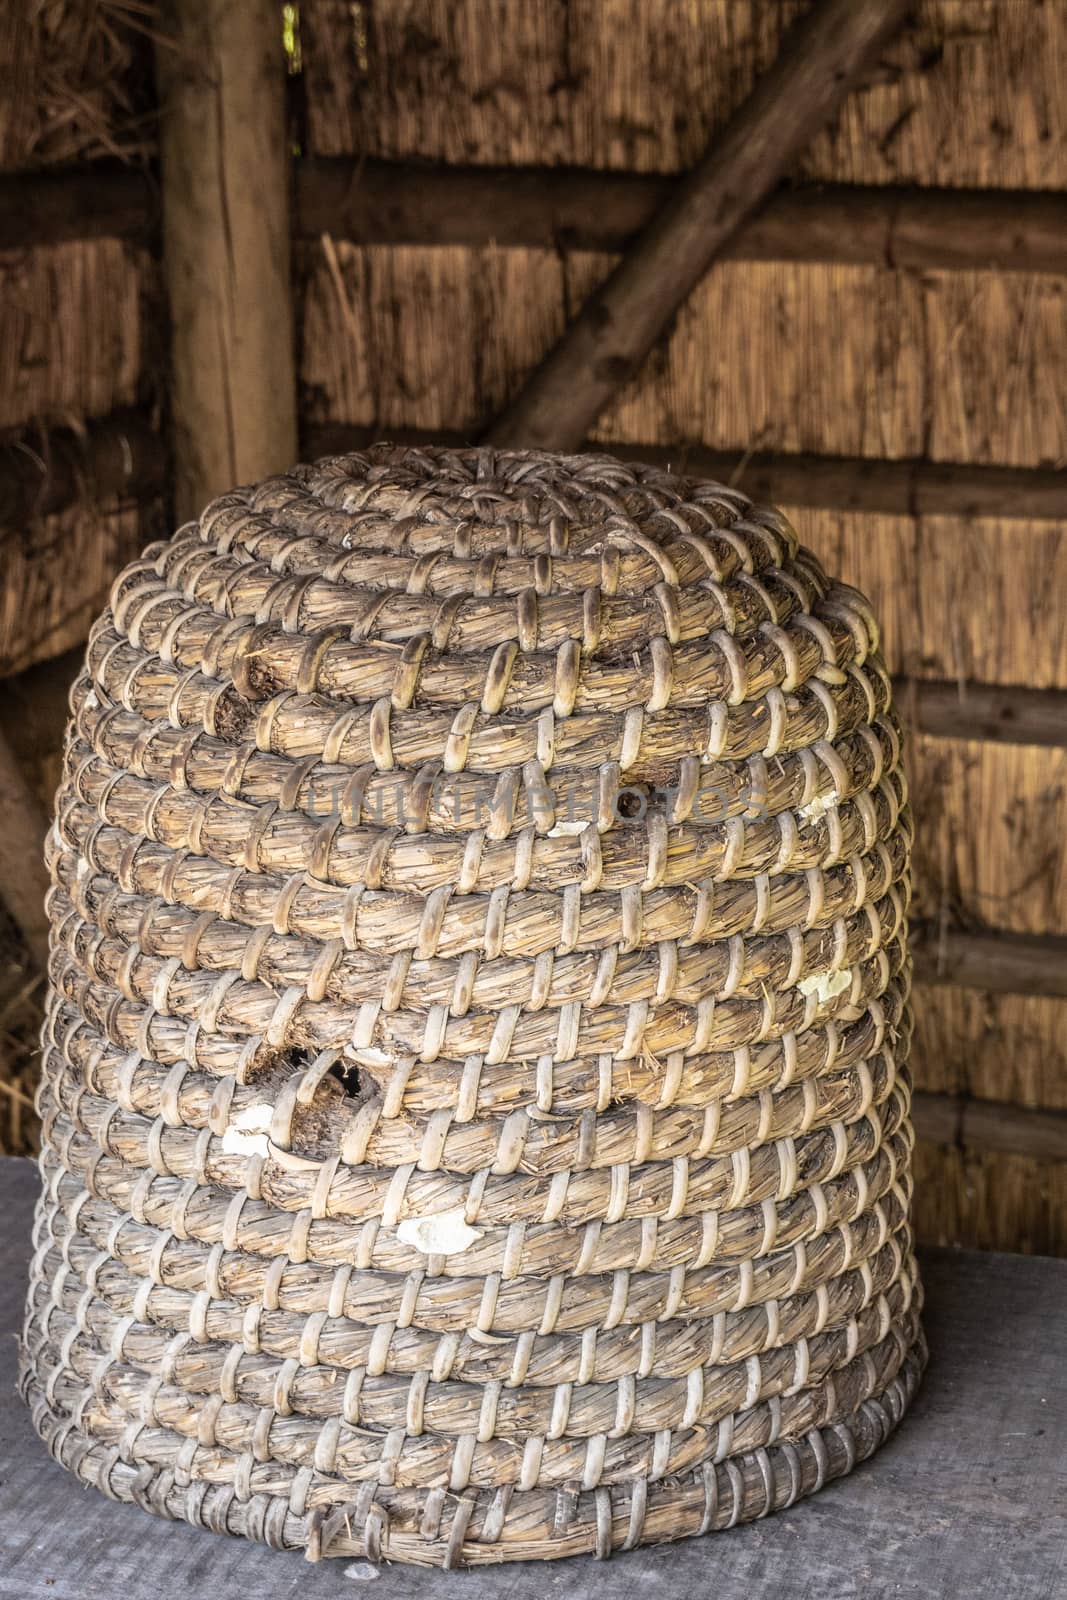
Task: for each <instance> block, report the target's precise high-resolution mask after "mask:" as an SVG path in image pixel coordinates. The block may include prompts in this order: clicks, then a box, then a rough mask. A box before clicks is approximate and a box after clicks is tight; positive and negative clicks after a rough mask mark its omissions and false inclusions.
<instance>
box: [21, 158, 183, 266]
mask: <svg viewBox="0 0 1067 1600" xmlns="http://www.w3.org/2000/svg"><path fill="white" fill-rule="evenodd" d="M158 221H159V203H158V195H157V192H156V186H155V184H154V183H153V181H152V179H151V177H150V176H149V174H148V173H147V172H145V171H144V170H143V169H142V168H140V167H127V166H123V165H122V163H121V162H118V161H100V162H94V163H93V164H92V165H91V166H84V167H62V168H60V169H59V170H58V171H54V172H49V171H41V172H38V171H30V172H5V173H3V174H2V175H0V250H31V249H35V248H36V247H37V246H39V245H53V244H65V243H67V242H68V241H69V240H71V239H108V238H113V239H129V240H134V239H138V238H147V237H148V236H150V235H151V234H152V232H153V231H154V230H155V227H156V225H157V224H158Z"/></svg>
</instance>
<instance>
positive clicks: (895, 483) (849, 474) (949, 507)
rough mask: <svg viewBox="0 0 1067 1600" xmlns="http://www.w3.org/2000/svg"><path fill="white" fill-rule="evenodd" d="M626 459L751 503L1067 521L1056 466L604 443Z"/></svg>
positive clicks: (1066, 490) (1064, 479)
mask: <svg viewBox="0 0 1067 1600" xmlns="http://www.w3.org/2000/svg"><path fill="white" fill-rule="evenodd" d="M588 448H590V449H599V450H607V451H608V452H609V453H610V454H612V455H617V456H621V457H622V459H623V460H625V461H636V460H640V461H648V462H650V463H651V464H652V465H653V466H663V467H670V468H671V469H672V470H674V471H676V472H688V473H692V474H693V475H694V476H695V477H707V478H717V479H719V480H720V481H722V482H725V483H730V484H733V485H734V486H735V487H737V488H741V489H744V491H745V493H746V494H747V495H751V497H752V498H753V499H754V500H765V501H770V502H771V503H773V504H775V505H786V506H790V505H793V506H814V507H816V508H818V509H821V510H823V511H874V512H877V513H880V514H882V515H885V516H897V517H1014V518H1021V519H1023V520H1025V519H1027V518H1033V519H1037V520H1049V521H1053V522H1062V521H1064V520H1065V518H1067V472H1065V471H1063V470H1060V469H1057V468H1053V467H990V466H983V465H979V464H976V463H971V462H955V461H919V460H915V459H903V460H899V461H884V460H876V459H874V458H873V457H869V456H813V455H787V454H780V455H779V454H764V453H757V454H755V455H743V454H742V453H741V452H740V451H738V450H709V449H707V448H706V447H705V446H704V445H700V444H687V443H684V442H683V443H681V444H678V445H631V444H614V443H612V444H600V445H590V446H589V447H588Z"/></svg>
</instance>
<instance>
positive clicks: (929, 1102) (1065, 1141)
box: [911, 1089, 1067, 1161]
mask: <svg viewBox="0 0 1067 1600" xmlns="http://www.w3.org/2000/svg"><path fill="white" fill-rule="evenodd" d="M911 1116H912V1121H913V1123H914V1124H915V1132H916V1134H917V1135H918V1137H919V1138H920V1139H922V1140H923V1141H924V1142H925V1143H926V1144H954V1145H959V1146H960V1147H961V1148H963V1149H966V1150H983V1151H984V1150H991V1151H996V1152H998V1153H1001V1154H1004V1155H1019V1156H1032V1157H1034V1158H1035V1159H1036V1160H1038V1161H1067V1112H1064V1111H1046V1110H1044V1109H1040V1110H1034V1109H1031V1108H1030V1107H1028V1106H1015V1105H1009V1104H1008V1103H1006V1102H1004V1101H1000V1100H976V1099H974V1098H973V1097H972V1096H970V1095H952V1094H928V1093H926V1092H925V1091H924V1090H921V1089H917V1090H916V1091H915V1093H914V1095H913V1096H912V1102H911Z"/></svg>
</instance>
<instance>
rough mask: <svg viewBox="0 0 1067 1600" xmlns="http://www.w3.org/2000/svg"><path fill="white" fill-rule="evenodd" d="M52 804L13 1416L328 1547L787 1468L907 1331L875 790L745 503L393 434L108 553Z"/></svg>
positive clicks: (712, 1511) (858, 643)
mask: <svg viewBox="0 0 1067 1600" xmlns="http://www.w3.org/2000/svg"><path fill="white" fill-rule="evenodd" d="M73 705H74V720H73V723H72V727H71V732H70V738H69V745H68V750H67V756H66V768H65V778H64V782H63V786H62V788H61V790H60V793H59V798H58V815H57V821H56V826H55V830H54V833H53V836H52V841H51V845H50V856H51V866H52V872H53V877H54V883H55V888H54V890H53V898H52V901H51V906H50V913H51V919H52V923H53V929H54V947H55V950H54V958H53V969H52V971H53V982H54V987H53V995H52V1002H51V1009H50V1017H49V1021H48V1023H47V1026H46V1034H45V1061H44V1087H43V1090H42V1115H43V1122H44V1154H43V1158H42V1163H43V1171H44V1179H45V1191H44V1199H43V1202H42V1206H41V1212H40V1217H39V1249H38V1253H37V1255H36V1257H35V1263H34V1272H33V1281H32V1285H31V1290H30V1299H29V1309H28V1317H27V1325H26V1334H25V1342H24V1351H23V1354H24V1378H23V1381H24V1387H25V1392H26V1394H27V1397H28V1399H29V1402H30V1404H31V1406H32V1409H33V1416H34V1421H35V1424H36V1426H37V1428H38V1430H39V1431H40V1433H41V1434H42V1436H43V1437H44V1438H45V1439H46V1440H47V1441H48V1443H49V1445H50V1446H51V1448H52V1450H53V1451H54V1453H55V1454H56V1455H57V1456H58V1458H59V1459H60V1460H61V1461H62V1462H63V1463H64V1464H65V1465H67V1466H68V1467H69V1468H70V1469H71V1470H72V1471H74V1472H76V1473H77V1474H78V1476H79V1477H80V1478H82V1479H83V1480H85V1481H86V1482H90V1483H93V1484H94V1485H96V1486H97V1487H99V1488H101V1489H103V1490H105V1491H106V1492H108V1493H110V1494H112V1495H114V1496H116V1497H117V1498H119V1499H124V1500H130V1501H135V1502H137V1503H138V1504H140V1505H142V1506H144V1507H146V1508H147V1509H150V1510H153V1511H156V1512H159V1513H161V1514H164V1515H168V1516H173V1517H184V1518H187V1519H188V1520H189V1521H191V1522H193V1523H196V1524H199V1525H203V1526H205V1527H209V1528H213V1529H216V1530H225V1531H228V1532H231V1533H239V1534H244V1535H246V1536H248V1537H252V1538H257V1539H264V1540H266V1541H268V1542H269V1543H271V1544H275V1545H279V1546H285V1547H294V1548H303V1549H305V1550H306V1551H307V1553H308V1555H309V1556H310V1557H312V1558H317V1557H318V1556H320V1555H347V1554H352V1553H364V1552H365V1553H367V1554H368V1555H370V1556H371V1558H372V1559H376V1558H377V1557H378V1556H379V1555H381V1556H384V1557H388V1558H391V1559H394V1560H407V1561H416V1562H424V1563H442V1562H444V1563H446V1564H457V1563H463V1562H479V1561H499V1560H503V1559H509V1558H518V1557H524V1556H542V1557H543V1556H555V1555H566V1554H571V1553H575V1552H578V1551H594V1552H596V1553H597V1554H599V1555H607V1554H608V1553H609V1552H610V1551H611V1550H612V1549H618V1548H626V1547H628V1546H631V1545H634V1544H637V1543H640V1542H645V1541H655V1540H661V1539H668V1538H675V1537H682V1536H685V1535H688V1534H695V1533H700V1532H706V1531H710V1530H713V1529H719V1528H725V1527H729V1526H732V1525H733V1524H735V1523H737V1522H739V1521H741V1520H744V1519H747V1518H751V1517H757V1516H761V1515H763V1514H764V1513H766V1512H768V1511H771V1510H775V1509H778V1508H780V1507H782V1506H785V1505H788V1504H791V1503H792V1502H793V1501H794V1500H796V1499H797V1498H798V1497H799V1496H801V1495H804V1494H807V1493H809V1492H810V1491H812V1490H814V1489H817V1488H819V1487H820V1486H821V1485H822V1484H824V1483H826V1482H827V1481H828V1480H829V1479H831V1478H833V1477H836V1476H838V1475H839V1474H841V1473H844V1472H847V1471H849V1470H850V1469H851V1468H852V1467H853V1466H854V1465H855V1463H856V1462H857V1461H859V1460H861V1459H863V1458H864V1457H865V1456H867V1455H869V1454H870V1453H871V1452H872V1451H873V1450H874V1449H876V1448H877V1446H878V1445H879V1444H880V1443H881V1442H882V1441H883V1440H884V1439H885V1437H886V1435H887V1434H888V1433H889V1432H890V1430H891V1429H892V1428H893V1426H894V1425H895V1424H896V1423H897V1421H898V1420H899V1418H900V1416H901V1414H902V1412H903V1410H904V1408H905V1407H906V1405H907V1402H908V1400H909V1398H910V1396H911V1394H912V1392H913V1389H914V1386H915V1383H916V1381H917V1378H918V1375H919V1372H920V1370H921V1365H922V1354H923V1345H922V1335H921V1331H920V1328H919V1324H918V1307H919V1294H918V1288H917V1280H916V1274H915V1266H914V1261H913V1257H912V1253H911V1245H910V1235H909V1229H908V1202H909V1194H910V1179H909V1161H910V1151H911V1133H910V1128H909V1124H908V1120H907V1107H908V1079H907V1074H906V1070H905V1066H904V1057H905V1055H906V1047H907V1038H908V1015H907V1009H906V999H907V987H908V965H907V955H906V946H905V914H906V908H907V898H908V846H909V823H908V815H907V811H906V807H905V800H906V796H905V788H904V780H903V775H902V771H901V766H900V739H899V733H898V729H897V724H896V722H895V719H894V716H893V712H892V709H891V707H890V704H889V687H888V679H887V677H886V673H885V669H884V667H883V666H882V664H881V661H880V658H879V655H878V652H877V636H876V629H875V626H874V622H873V620H872V618H871V615H870V612H869V608H868V607H867V605H866V603H865V602H864V601H863V599H862V598H861V597H860V596H859V595H858V594H856V593H855V591H853V590H850V589H847V588H844V587H840V586H836V585H833V584H831V583H829V582H828V581H827V579H826V577H825V576H824V574H823V573H822V571H821V570H820V568H819V566H818V564H817V563H816V562H815V560H814V558H813V557H812V556H810V555H809V554H808V553H807V552H805V551H804V550H801V549H798V547H797V542H796V539H795V536H794V535H793V533H792V531H791V529H790V528H789V526H788V524H787V523H786V522H785V520H784V519H783V518H782V517H780V516H779V515H778V514H776V513H774V512H770V511H765V510H760V509H757V508H754V507H752V506H750V505H749V504H748V502H747V501H746V500H745V498H744V497H743V496H742V495H740V494H739V493H737V492H735V491H733V490H729V489H726V488H723V487H722V486H721V485H717V484H712V483H698V482H693V481H687V480H685V479H681V478H677V477H672V476H668V475H666V474H663V473H660V472H657V471H653V470H652V469H649V468H643V467H631V466H623V465H621V464H619V463H618V462H615V461H611V460H608V459H606V458H599V457H581V456H576V457H567V458H554V457H551V456H542V455H529V454H523V453H518V452H516V453H493V452H488V451H482V452H479V451H473V450H472V451H461V452H447V451H402V450H394V449H391V448H389V447H377V448H376V449H374V450H371V451H368V452H367V453H365V454H361V455H352V456H346V457H341V458H336V459H330V460H326V461H323V462H320V463H318V464H317V465H316V466H314V467H302V468H298V469H296V470H295V471H294V472H292V473H290V474H288V475H287V476H284V477H278V478H274V479H270V480H268V481H266V482H265V483H262V484H260V485H258V486H257V487H254V488H251V489H243V490H239V491H236V492H235V493H233V494H231V495H227V496H226V497H224V498H223V499H221V500H219V501H217V502H215V504H214V505H212V506H210V507H209V508H208V510H207V511H206V512H205V513H204V514H203V516H202V517H201V519H200V521H199V524H190V525H189V526H188V527H186V528H183V529H182V530H181V531H180V532H179V533H178V534H177V535H176V536H175V538H174V539H173V540H171V541H170V542H169V543H167V544H162V545H157V546H155V547H153V548H151V549H150V550H149V551H148V552H147V553H146V555H145V557H144V559H143V560H141V561H140V562H137V563H135V564H134V565H133V566H131V567H129V568H128V569H127V570H126V571H125V572H124V573H123V574H122V575H121V576H120V578H119V579H118V580H117V582H116V584H115V587H114V591H113V600H112V607H111V609H110V611H109V612H108V613H107V614H106V615H105V616H104V617H103V619H102V620H101V622H100V623H99V625H98V626H97V628H96V629H95V631H94V633H93V636H92V638H91V641H90V645H89V651H88V660H87V666H86V671H85V674H84V675H83V676H82V677H81V678H80V679H79V681H78V684H77V685H76V687H75V691H74V696H73Z"/></svg>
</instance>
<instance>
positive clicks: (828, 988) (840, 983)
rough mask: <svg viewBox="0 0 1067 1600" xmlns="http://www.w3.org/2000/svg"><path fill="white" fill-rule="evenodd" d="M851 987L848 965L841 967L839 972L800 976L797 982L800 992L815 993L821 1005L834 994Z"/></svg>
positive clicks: (805, 993) (804, 993) (850, 972)
mask: <svg viewBox="0 0 1067 1600" xmlns="http://www.w3.org/2000/svg"><path fill="white" fill-rule="evenodd" d="M851 987H852V971H851V968H849V967H843V968H842V969H841V971H840V972H813V973H811V974H810V976H808V977H807V978H801V980H800V982H799V983H798V984H797V988H798V989H799V990H800V992H801V994H803V995H809V994H813V995H815V997H816V998H817V1000H818V1002H819V1004H820V1005H822V1006H824V1005H825V1004H826V1002H827V1001H828V1000H832V999H833V998H834V995H835V994H844V992H845V990H846V989H851Z"/></svg>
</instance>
